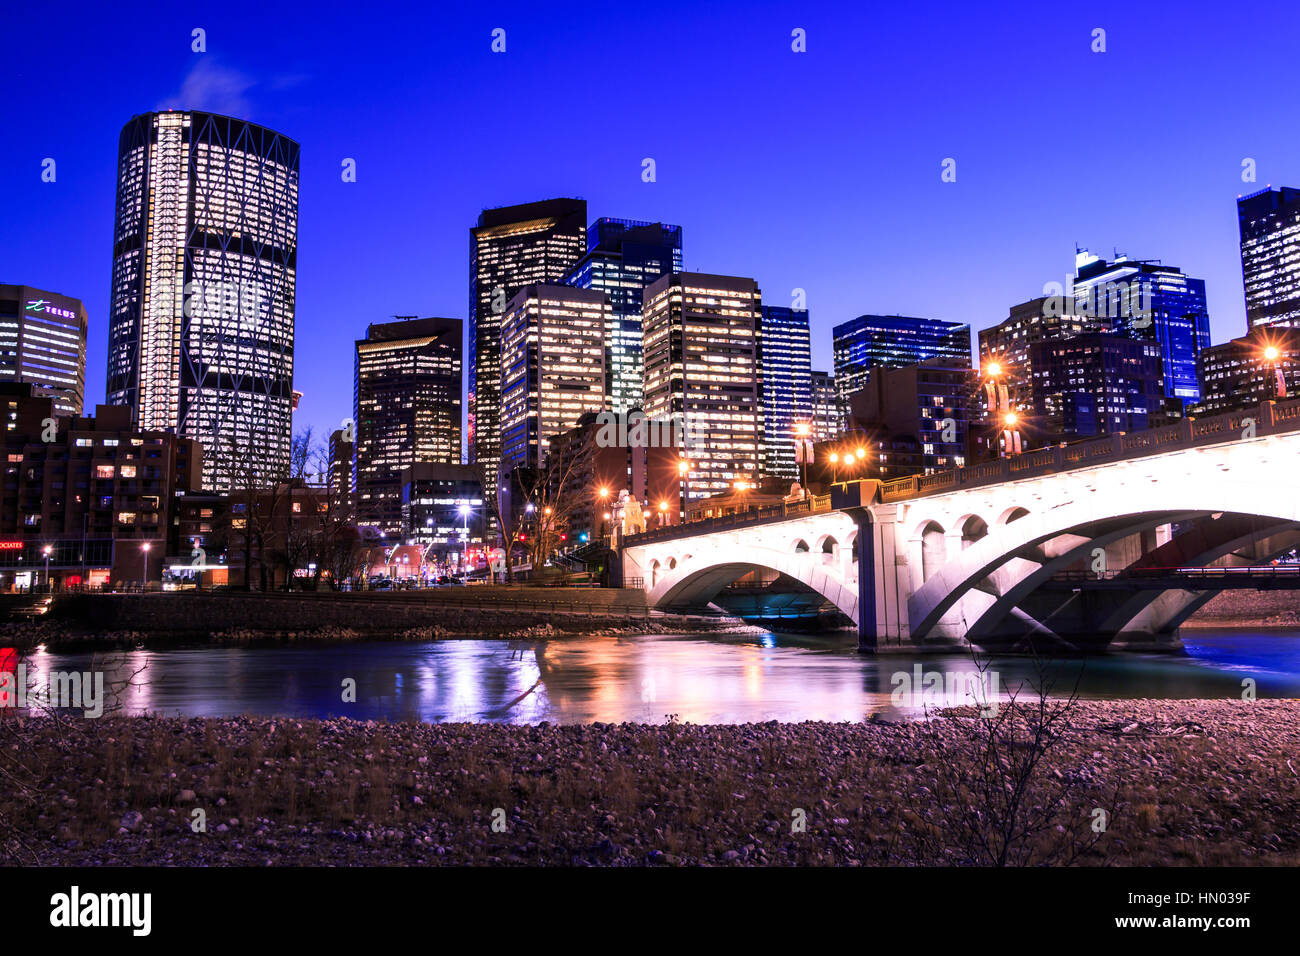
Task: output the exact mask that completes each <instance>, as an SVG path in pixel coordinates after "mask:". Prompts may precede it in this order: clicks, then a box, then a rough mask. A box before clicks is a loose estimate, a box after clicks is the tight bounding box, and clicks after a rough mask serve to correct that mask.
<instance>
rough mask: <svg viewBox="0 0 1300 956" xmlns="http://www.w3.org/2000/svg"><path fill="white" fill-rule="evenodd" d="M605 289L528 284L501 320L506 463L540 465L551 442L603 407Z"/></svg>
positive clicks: (510, 465) (503, 453)
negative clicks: (585, 414) (602, 290)
mask: <svg viewBox="0 0 1300 956" xmlns="http://www.w3.org/2000/svg"><path fill="white" fill-rule="evenodd" d="M609 312H610V308H609V299H608V297H607V296H606V295H605V294H604V293H603V292H596V291H594V290H591V289H575V288H572V287H571V286H563V285H530V286H525V287H524V288H523V289H521V290H520V291H519V293H518V294H517V295H516V296H515V297H514V298H513V299H511V300H510V303H509V305H507V307H506V311H505V315H504V317H503V318H502V320H501V373H500V374H501V379H500V389H501V391H500V395H501V462H502V465H503V467H504V468H515V467H521V466H522V467H528V468H536V467H539V466H540V465H541V464H542V463H544V462H545V461H546V454H547V451H548V450H549V448H550V442H551V439H552V438H554V437H555V436H556V435H559V434H560V433H562V432H566V431H568V430H569V429H571V428H573V427H575V426H576V425H577V424H578V419H579V418H581V417H582V416H583V414H584V413H586V412H599V411H601V410H602V409H603V408H604V407H605V329H606V327H607V326H608V323H609Z"/></svg>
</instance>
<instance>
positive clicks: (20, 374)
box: [0, 285, 86, 415]
mask: <svg viewBox="0 0 1300 956" xmlns="http://www.w3.org/2000/svg"><path fill="white" fill-rule="evenodd" d="M0 382H27V383H29V384H31V385H32V386H34V387H35V389H36V394H37V395H43V396H46V397H48V398H51V399H53V401H54V413H55V414H56V415H80V414H81V412H82V403H83V401H84V395H85V389H86V308H85V306H83V305H82V304H81V300H80V299H73V298H69V297H68V296H66V295H59V294H58V293H57V292H46V291H44V290H42V289H33V288H31V287H30V286H25V285H0Z"/></svg>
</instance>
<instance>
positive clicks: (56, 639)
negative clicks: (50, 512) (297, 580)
mask: <svg viewBox="0 0 1300 956" xmlns="http://www.w3.org/2000/svg"><path fill="white" fill-rule="evenodd" d="M28 604H30V601H28ZM666 621H670V622H671V625H668V624H666V623H665V622H666ZM737 626H738V621H737V620H736V619H734V618H728V617H721V616H698V615H671V616H665V615H663V614H661V613H660V612H657V611H652V610H651V609H650V608H649V607H647V606H646V603H645V595H644V593H642V592H640V591H632V590H620V589H599V588H590V589H577V588H550V589H547V588H524V587H518V586H514V587H512V586H497V587H486V586H484V587H472V588H457V589H445V590H444V589H431V590H426V591H409V592H408V591H399V592H391V593H389V592H356V593H335V592H294V593H283V592H269V593H257V592H255V593H245V592H224V593H216V594H211V593H205V594H196V593H192V592H191V593H175V592H172V593H153V594H66V595H57V596H56V597H55V599H54V601H53V603H52V604H51V605H50V607H49V610H48V611H47V613H45V614H44V615H42V616H39V617H36V618H34V619H31V620H18V621H12V620H11V621H10V622H9V623H5V624H0V646H10V647H17V648H19V649H20V650H28V649H30V648H33V647H35V646H37V645H42V646H44V647H45V648H46V649H47V650H50V651H69V652H71V651H79V650H107V649H114V648H116V649H123V648H135V647H149V648H157V649H165V648H168V647H193V646H218V647H222V646H231V645H251V644H280V643H304V644H305V643H319V642H337V643H348V642H355V641H365V640H383V641H392V640H399V641H439V640H453V639H459V638H479V637H483V636H484V635H492V636H493V637H503V638H511V639H519V640H530V639H546V638H548V637H552V636H562V635H565V634H592V633H601V634H610V635H634V634H654V633H662V632H663V631H664V630H665V628H666V627H671V630H673V631H675V632H697V631H698V632H711V631H726V630H734V629H736V627H737Z"/></svg>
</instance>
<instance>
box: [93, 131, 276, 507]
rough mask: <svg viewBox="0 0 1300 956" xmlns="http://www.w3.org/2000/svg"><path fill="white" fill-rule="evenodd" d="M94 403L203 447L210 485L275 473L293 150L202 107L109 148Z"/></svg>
mask: <svg viewBox="0 0 1300 956" xmlns="http://www.w3.org/2000/svg"><path fill="white" fill-rule="evenodd" d="M117 168H118V178H117V212H116V219H115V223H116V225H115V228H114V233H113V280H112V304H111V306H110V310H109V331H108V401H109V404H112V405H126V406H129V407H130V408H131V409H132V411H133V414H134V419H135V423H136V427H138V428H139V429H141V430H142V431H166V430H173V431H175V433H176V434H178V435H181V436H183V437H186V438H192V439H194V440H195V441H197V442H199V443H200V444H202V445H203V447H204V451H205V454H204V458H203V468H204V474H203V481H204V484H205V485H206V486H207V487H209V488H213V489H216V490H225V489H228V488H230V487H231V486H232V485H235V484H247V483H249V482H258V483H261V482H266V481H268V480H270V479H272V478H274V477H277V476H283V475H284V474H286V473H287V472H288V469H289V444H290V433H291V430H292V421H291V418H292V402H293V341H294V302H295V294H296V284H297V268H298V264H297V246H298V144H297V143H296V142H294V141H293V140H291V139H289V138H288V137H287V136H284V135H282V134H280V133H277V132H275V131H273V130H269V129H265V128H263V127H261V126H255V125H253V124H252V123H246V122H243V121H242V120H237V119H232V118H230V117H228V116H218V115H216V114H213V113H201V112H166V113H145V114H143V115H140V116H136V117H134V118H133V119H132V120H131V121H130V122H128V123H127V124H126V126H125V127H123V129H122V134H121V137H120V138H119V141H118V167H117Z"/></svg>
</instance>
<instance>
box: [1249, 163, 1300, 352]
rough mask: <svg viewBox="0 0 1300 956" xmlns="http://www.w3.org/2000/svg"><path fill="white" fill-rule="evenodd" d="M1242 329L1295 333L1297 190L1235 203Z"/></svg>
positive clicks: (1299, 250) (1299, 292)
mask: <svg viewBox="0 0 1300 956" xmlns="http://www.w3.org/2000/svg"><path fill="white" fill-rule="evenodd" d="M1237 222H1238V225H1239V227H1240V231H1241V276H1242V280H1243V282H1244V283H1245V288H1246V326H1247V329H1253V328H1255V327H1256V326H1260V325H1266V326H1272V327H1286V328H1296V327H1300V189H1293V188H1291V187H1289V186H1283V187H1282V188H1281V189H1261V190H1260V191H1259V192H1257V193H1252V194H1251V195H1249V196H1243V197H1242V198H1240V199H1238V200H1237Z"/></svg>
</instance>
